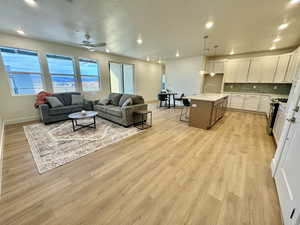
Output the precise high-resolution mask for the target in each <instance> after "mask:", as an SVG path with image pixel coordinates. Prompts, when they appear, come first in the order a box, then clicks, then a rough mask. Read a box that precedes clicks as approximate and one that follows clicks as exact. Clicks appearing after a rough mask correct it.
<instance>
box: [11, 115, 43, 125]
mask: <svg viewBox="0 0 300 225" xmlns="http://www.w3.org/2000/svg"><path fill="white" fill-rule="evenodd" d="M34 120H39V117H38V116H37V115H32V116H25V117H19V118H16V119H8V120H5V125H11V124H17V123H24V122H29V121H34Z"/></svg>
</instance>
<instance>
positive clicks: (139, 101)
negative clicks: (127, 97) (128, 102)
mask: <svg viewBox="0 0 300 225" xmlns="http://www.w3.org/2000/svg"><path fill="white" fill-rule="evenodd" d="M131 98H132V104H133V105H138V104H144V103H145V101H144V98H143V97H142V96H140V95H132V96H131Z"/></svg>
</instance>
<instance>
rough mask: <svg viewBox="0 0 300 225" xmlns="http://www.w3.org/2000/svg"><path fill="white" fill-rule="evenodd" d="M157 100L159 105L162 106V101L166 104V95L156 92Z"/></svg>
mask: <svg viewBox="0 0 300 225" xmlns="http://www.w3.org/2000/svg"><path fill="white" fill-rule="evenodd" d="M158 100H159V107H162V106H163V105H162V104H163V103H164V106H166V104H167V102H168V96H167V95H165V94H158Z"/></svg>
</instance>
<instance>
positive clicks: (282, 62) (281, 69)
mask: <svg viewBox="0 0 300 225" xmlns="http://www.w3.org/2000/svg"><path fill="white" fill-rule="evenodd" d="M290 58H291V55H290V54H288V55H281V56H279V59H278V65H277V69H276V73H275V76H274V83H288V81H287V80H286V74H287V70H288V65H289V62H290Z"/></svg>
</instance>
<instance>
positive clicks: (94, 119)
mask: <svg viewBox="0 0 300 225" xmlns="http://www.w3.org/2000/svg"><path fill="white" fill-rule="evenodd" d="M94 126H95V129H96V116H94Z"/></svg>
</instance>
